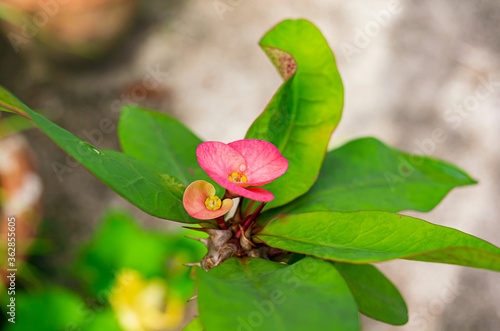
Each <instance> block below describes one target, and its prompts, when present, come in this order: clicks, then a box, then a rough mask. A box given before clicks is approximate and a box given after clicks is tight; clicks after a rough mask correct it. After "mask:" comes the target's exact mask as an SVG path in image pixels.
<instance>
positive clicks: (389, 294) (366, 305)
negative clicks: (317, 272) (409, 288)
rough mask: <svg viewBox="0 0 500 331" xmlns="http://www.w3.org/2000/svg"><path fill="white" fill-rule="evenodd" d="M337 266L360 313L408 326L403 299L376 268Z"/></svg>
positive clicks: (355, 265) (339, 264)
mask: <svg viewBox="0 0 500 331" xmlns="http://www.w3.org/2000/svg"><path fill="white" fill-rule="evenodd" d="M334 266H335V268H337V270H338V271H339V272H340V274H341V275H342V277H344V280H345V281H346V283H347V285H348V286H349V288H350V289H351V292H352V295H353V296H354V299H355V300H356V303H357V304H358V309H359V312H360V313H362V314H365V315H366V316H368V317H371V318H373V319H376V320H379V321H382V322H385V323H389V324H393V325H403V324H405V323H406V322H408V308H406V303H405V301H404V299H403V297H402V296H401V294H400V293H399V291H398V289H397V288H396V287H395V286H394V285H393V284H392V283H391V281H390V280H389V279H387V278H386V277H385V276H384V274H383V273H381V272H380V271H379V270H378V269H377V268H376V267H374V266H372V265H368V264H365V265H362V264H349V263H341V262H335V264H334Z"/></svg>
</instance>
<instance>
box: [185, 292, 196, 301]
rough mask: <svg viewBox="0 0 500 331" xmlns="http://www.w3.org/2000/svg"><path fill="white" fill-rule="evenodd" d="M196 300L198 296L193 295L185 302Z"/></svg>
mask: <svg viewBox="0 0 500 331" xmlns="http://www.w3.org/2000/svg"><path fill="white" fill-rule="evenodd" d="M196 299H198V294H196V295H193V296H192V297H191V298H190V299H189V300H188V301H187V302H191V301H193V300H196Z"/></svg>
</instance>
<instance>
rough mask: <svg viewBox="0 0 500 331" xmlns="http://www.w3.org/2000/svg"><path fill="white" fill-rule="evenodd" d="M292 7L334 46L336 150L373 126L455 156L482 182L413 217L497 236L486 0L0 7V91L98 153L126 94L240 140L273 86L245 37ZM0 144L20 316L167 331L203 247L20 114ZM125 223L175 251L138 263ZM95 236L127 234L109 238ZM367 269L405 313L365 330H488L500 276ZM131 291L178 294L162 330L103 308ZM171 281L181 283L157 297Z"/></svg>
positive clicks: (418, 147) (441, 268)
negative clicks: (43, 310) (58, 316)
mask: <svg viewBox="0 0 500 331" xmlns="http://www.w3.org/2000/svg"><path fill="white" fill-rule="evenodd" d="M286 18H306V19H309V20H310V21H312V22H313V23H314V24H315V25H317V26H318V28H319V29H320V30H321V31H322V32H323V34H324V35H325V37H326V39H327V40H328V42H329V44H330V46H331V47H332V49H333V51H334V53H335V55H336V59H337V65H338V68H339V70H340V72H341V75H342V78H343V82H344V86H345V107H344V113H343V119H342V121H341V123H340V125H339V127H338V129H337V130H336V131H335V133H334V135H333V139H332V142H331V147H332V148H333V147H335V146H338V145H340V144H343V143H345V142H347V141H349V140H351V139H353V138H356V137H362V136H376V137H378V138H380V139H381V140H383V141H384V142H386V143H388V144H389V145H392V146H395V147H397V148H400V149H403V150H406V151H408V152H413V153H418V154H426V155H430V156H433V157H437V158H441V159H444V160H447V161H449V162H452V163H454V164H456V165H458V166H459V167H461V168H462V169H464V170H465V171H466V172H468V173H469V174H470V175H471V176H472V177H474V178H475V179H477V180H478V181H479V184H478V185H475V186H473V187H465V188H459V189H455V190H453V191H452V192H451V193H450V194H449V196H448V197H446V198H445V199H444V200H443V202H442V203H441V204H440V205H439V206H438V207H437V208H436V209H435V210H433V211H432V212H430V213H427V214H425V215H424V214H420V213H415V212H411V213H407V214H409V215H412V216H417V217H421V218H424V219H426V220H429V221H431V222H433V223H436V224H442V225H446V226H450V227H454V228H457V229H459V230H462V231H465V232H467V233H470V234H473V235H476V236H478V237H480V238H483V239H485V240H487V241H489V242H491V243H493V244H495V245H497V246H498V245H500V219H499V215H500V213H499V212H500V204H499V198H500V150H499V149H500V147H499V146H500V145H499V144H498V141H499V138H500V61H499V60H498V59H499V58H500V38H498V37H499V36H500V25H498V21H499V19H500V2H498V1H495V0H453V1H452V0H443V1H439V2H436V1H430V0H421V1H409V0H401V1H387V0H386V1H382V0H372V1H367V0H363V1H362V0H356V1H340V0H334V1H332V0H329V1H326V0H310V1H307V2H306V1H302V2H300V3H298V2H294V3H290V2H289V1H285V0H274V1H269V0H267V1H264V0H253V1H243V0H209V1H202V0H183V1H173V0H171V1H160V0H148V1H140V0H92V1H90V0H81V1H79V0H40V1H39V0H0V23H1V28H2V34H1V35H0V84H1V85H3V86H5V87H6V88H7V89H9V90H10V91H12V92H13V93H14V94H15V95H17V96H18V97H19V98H20V99H21V100H22V101H24V102H25V103H26V104H27V105H28V106H30V107H31V108H33V109H37V110H39V111H41V112H42V113H43V114H44V115H45V116H47V117H48V118H49V119H51V120H52V121H54V122H56V123H57V124H59V125H60V126H62V127H64V128H66V129H67V130H69V131H70V132H72V133H74V134H76V135H77V136H79V137H81V138H83V139H86V140H88V141H89V142H91V143H92V144H94V145H96V146H98V147H101V148H108V149H119V144H118V139H117V133H116V124H117V121H118V117H119V109H120V107H121V106H122V105H125V104H139V105H141V106H144V107H149V108H152V109H156V110H159V111H162V112H165V113H168V114H171V115H173V116H175V117H176V118H178V119H179V120H181V121H182V122H184V123H185V124H186V125H188V126H189V127H190V128H191V129H192V130H193V131H194V132H195V133H196V134H198V135H199V136H200V137H201V138H203V139H206V140H220V141H224V142H230V141H233V140H236V139H241V138H242V137H243V136H244V134H245V132H246V129H247V128H248V127H249V125H250V124H251V122H252V121H253V120H254V119H255V118H256V117H257V116H258V115H259V114H260V112H261V111H262V110H263V109H264V108H265V106H266V104H267V102H268V101H269V100H270V99H271V97H272V95H273V94H274V92H275V91H276V90H277V88H278V87H279V85H280V84H281V78H280V77H279V75H278V74H277V73H276V70H275V69H274V68H273V66H272V64H271V63H270V61H269V60H268V59H267V58H266V56H265V55H264V53H263V52H262V51H261V50H260V48H259V47H258V46H257V43H258V41H259V40H260V38H261V37H262V35H263V34H264V33H265V32H266V31H268V30H269V29H270V28H271V27H272V26H274V25H275V24H277V23H278V22H280V21H281V20H283V19H286ZM0 139H1V140H0V185H1V186H2V192H3V194H2V228H1V229H2V231H3V232H2V237H4V235H3V233H4V232H5V231H6V224H5V223H6V215H9V214H12V213H14V212H15V214H16V215H19V216H18V220H17V221H18V223H17V227H18V228H17V230H18V231H19V232H20V233H21V234H20V235H21V236H23V237H24V238H25V242H26V244H25V246H26V247H24V246H23V247H20V248H19V249H20V250H21V253H18V254H20V255H18V258H19V259H23V260H25V263H24V264H25V267H24V268H23V274H22V275H21V276H22V277H21V279H19V280H18V281H19V283H18V284H19V285H18V286H20V287H21V288H25V289H26V291H28V292H26V295H28V296H29V299H26V300H28V301H29V302H31V303H32V304H31V306H30V307H25V308H23V309H25V310H26V311H30V309H31V310H37V309H39V308H37V307H40V306H36V305H37V304H40V305H42V306H43V305H44V304H47V302H51V303H52V304H53V305H54V307H61V306H63V307H64V306H66V307H74V311H73V312H72V313H68V314H67V315H68V317H67V318H66V320H62V321H60V323H61V324H60V325H63V326H68V325H70V326H72V325H73V324H71V323H83V325H85V327H86V329H85V330H87V329H88V330H91V329H92V330H94V329H95V330H100V329H99V327H96V326H95V325H98V324H99V323H108V324H109V325H108V324H106V325H108V327H107V329H106V330H114V329H113V328H116V330H120V328H122V329H127V327H125V326H128V330H136V329H137V330H139V329H138V328H135V329H134V328H133V327H134V325H136V326H137V325H142V327H143V328H144V329H147V330H157V329H159V330H161V329H163V330H169V329H171V330H176V329H179V328H180V327H181V326H182V325H183V324H184V323H185V322H186V321H188V320H189V318H190V317H192V316H193V314H194V313H193V311H194V307H192V305H191V306H190V305H187V306H186V304H185V301H186V300H187V298H189V296H190V294H191V293H189V292H190V291H189V290H188V289H189V287H190V286H192V284H190V283H189V282H190V281H189V278H188V275H187V274H186V272H185V271H176V269H175V267H173V265H175V264H176V263H177V262H179V261H184V262H183V263H186V262H193V261H196V258H198V256H200V254H201V255H202V254H203V251H200V249H199V247H198V246H197V245H196V243H194V244H191V243H188V242H189V241H186V240H184V239H182V238H183V236H184V235H185V233H183V232H182V231H181V230H180V229H178V227H177V226H176V225H172V224H170V223H168V222H166V221H163V220H160V219H156V218H153V217H151V216H149V215H146V214H145V213H143V212H141V211H139V210H138V209H136V208H135V207H133V206H132V205H131V204H129V203H128V202H126V201H125V200H124V199H122V198H121V197H119V196H118V195H117V194H115V193H114V192H113V191H112V190H111V189H109V188H108V187H107V186H106V185H105V184H103V183H102V182H100V181H99V180H98V179H97V178H95V177H94V176H93V175H91V174H90V173H89V172H88V171H87V170H86V169H85V168H83V167H82V166H80V165H78V164H77V163H75V162H74V161H73V160H72V159H71V158H69V157H67V156H66V154H65V153H63V152H62V150H60V149H59V148H58V147H57V146H56V145H55V144H54V143H53V142H52V141H50V140H49V139H48V138H47V137H46V136H45V135H43V134H42V133H41V132H39V131H37V130H31V129H29V123H27V122H26V121H23V120H17V119H14V117H10V116H5V115H4V114H2V117H0ZM138 139H140V137H138ZM13 165H15V166H13ZM14 201H18V202H17V203H15V202H14ZM19 201H22V202H23V203H19ZM110 207H112V208H115V210H114V211H111V212H110V211H108V209H109V208H110ZM116 208H118V209H116ZM116 219H126V220H127V221H126V222H116ZM113 220H114V221H113ZM119 224H128V226H129V228H127V229H121V228H120V225H119ZM135 227H136V228H135ZM134 229H135V230H134ZM138 229H139V230H138ZM120 231H124V233H126V232H127V231H132V232H134V231H135V232H137V231H142V232H143V233H144V237H141V238H149V237H148V236H160V237H161V236H171V237H169V238H175V239H170V241H171V242H172V243H173V244H172V245H174V246H175V247H174V248H172V247H170V246H169V247H163V246H162V245H164V244H161V243H159V242H163V241H162V240H160V241H159V242H158V243H157V245H158V246H155V245H156V244H152V247H150V248H148V249H150V251H154V252H161V253H158V254H156V255H158V256H155V257H153V258H151V260H150V262H151V264H152V265H155V267H151V266H147V265H144V261H143V259H144V256H145V255H141V254H137V253H133V251H135V252H137V251H140V250H141V249H142V248H141V247H142V246H141V245H142V244H141V243H140V242H134V243H133V244H130V240H132V239H130V238H129V237H127V236H126V235H123V236H121V237H120V236H119V235H117V233H121V232H120ZM142 232H141V233H142ZM106 233H108V234H106ZM109 233H113V234H115V235H111V234H109ZM106 236H110V238H115V239H116V238H125V239H122V240H118V239H116V240H115V241H116V242H115V243H114V244H113V245H111V246H108V245H104V244H102V243H103V242H105V243H107V242H109V240H111V239H107V238H108V237H106ZM30 238H31V239H30ZM35 238H36V239H35ZM32 239H35V240H32ZM155 240H156V239H155ZM155 240H153V239H151V240H149V239H147V240H146V239H144V241H148V242H149V241H151V242H156V241H155ZM28 243H29V245H28ZM100 243H101V244H100ZM134 245H135V246H134ZM99 247H100V248H99ZM110 247H113V248H112V249H111V248H110ZM124 247H129V248H130V247H132V248H135V249H130V254H129V253H124V255H125V256H128V257H127V258H124V259H121V260H120V261H119V262H116V261H114V258H113V257H112V256H111V255H109V254H108V255H106V252H109V251H110V250H115V251H117V252H121V251H122V250H124V249H125V248H124ZM159 247H163V248H159ZM125 251H126V249H125ZM179 254H180V256H179ZM129 255H130V256H129ZM155 259H157V260H155ZM165 259H167V261H174V262H172V263H173V264H168V263H167V264H164V262H162V261H165ZM193 259H194V260H193ZM3 260H5V259H4V258H3ZM3 260H2V261H3ZM113 261H114V262H113ZM141 261H142V262H141ZM2 263H3V262H2ZM113 263H114V264H113ZM177 264H178V263H177ZM379 267H380V268H381V269H382V270H383V271H385V272H386V274H387V276H388V277H389V278H390V279H391V280H393V281H394V283H395V284H396V285H397V286H398V288H399V289H400V291H401V292H402V294H403V296H404V297H405V299H406V301H407V304H408V306H409V311H410V321H409V323H408V324H407V325H405V326H401V327H391V326H388V325H385V324H382V323H379V322H376V321H373V320H370V319H368V318H364V319H363V326H364V329H363V330H372V331H378V330H436V331H438V330H439V331H444V330H453V331H457V330H463V331H466V330H481V331H488V330H498V326H499V325H500V305H499V304H498V297H500V287H499V286H498V284H500V274H498V273H494V272H491V271H484V270H476V269H471V268H464V267H456V266H450V265H439V264H424V263H420V262H409V261H393V262H386V263H381V264H379ZM155 268H156V269H155ZM185 269H187V268H185ZM3 278H4V279H5V277H3ZM78 279H80V280H78ZM82 279H94V280H95V281H94V282H93V283H92V284H93V285H92V286H91V285H89V284H85V282H82ZM42 283H43V284H45V283H50V284H52V285H51V287H50V288H47V286H46V285H43V284H42ZM181 283H182V284H185V285H183V286H174V285H175V284H181ZM96 284H100V285H96ZM169 284H170V285H169ZM172 284H174V285H172ZM126 286H129V287H130V286H131V287H132V288H133V289H130V291H129V290H127V291H128V292H127V291H122V292H124V293H129V296H131V297H133V298H135V297H136V296H139V297H143V299H144V300H146V301H147V302H153V303H154V302H158V300H160V299H161V298H160V299H158V298H154V295H153V297H151V291H152V290H151V289H158V288H160V289H163V290H161V291H158V290H156V291H153V292H154V293H163V294H164V298H163V299H161V300H164V299H165V297H166V298H168V299H167V301H168V300H172V301H168V302H172V303H171V304H170V305H169V307H170V310H169V309H168V307H167V309H165V307H162V308H158V311H157V313H158V316H155V317H154V318H153V317H151V319H150V320H155V321H156V320H158V323H157V324H155V325H149V326H147V327H146V326H144V325H143V324H141V321H137V318H138V317H137V316H140V314H139V313H137V314H135V315H134V312H136V308H134V307H131V306H130V305H129V304H128V302H129V301H130V300H129V299H130V298H128V297H116V296H115V297H114V299H110V303H111V305H110V306H111V308H112V310H109V309H108V308H106V309H104V308H102V307H101V306H102V302H101V301H102V300H100V299H99V298H101V297H102V295H103V293H108V292H109V291H111V293H117V291H114V292H113V289H117V288H118V289H119V288H123V287H126ZM174 287H175V288H184V290H180V291H179V293H175V291H174V293H172V291H167V290H166V289H170V288H174ZM69 291H71V292H69ZM103 291H104V292H103ZM148 291H149V292H148ZM118 292H120V291H118ZM54 293H55V294H54ZM74 293H80V297H77V295H76V294H74ZM148 293H149V294H148ZM53 297H54V298H58V299H57V300H56V299H54V300H51V299H47V298H53ZM111 297H113V296H111ZM89 298H91V299H96V300H94V301H93V302H88V301H89V300H88V299H89ZM21 300H24V299H22V297H19V301H21ZM113 300H114V301H113ZM95 301H96V302H95ZM70 302H71V303H70ZM113 302H114V303H113ZM172 307H173V308H172ZM54 309H55V308H54ZM68 309H69V310H68V311H70V308H68ZM71 309H72V308H71ZM134 309H135V310H134ZM175 309H177V310H175ZM179 312H181V313H179ZM21 313H22V312H19V314H21ZM112 316H122V317H123V316H125V317H123V318H118V322H117V321H115V320H114V319H113V318H112ZM131 316H132V317H131ZM134 316H135V317H134ZM172 316H184V317H183V320H181V321H178V320H176V319H175V318H173V317H172ZM18 317H19V316H18ZM134 318H135V319H134ZM19 320H20V321H21V320H22V316H21V317H19ZM82 321H83V322H82ZM96 321H97V322H96ZM58 323H59V322H58ZM68 323H69V324H68ZM117 323H118V324H117ZM134 323H135V324H134ZM79 325H80V324H79ZM101 325H103V324H101ZM111 325H113V326H111ZM4 327H7V325H4ZM58 327H59V326H58ZM93 327H94V328H93ZM9 330H11V329H9ZM14 330H21V329H20V328H19V329H14ZM27 330H29V329H27Z"/></svg>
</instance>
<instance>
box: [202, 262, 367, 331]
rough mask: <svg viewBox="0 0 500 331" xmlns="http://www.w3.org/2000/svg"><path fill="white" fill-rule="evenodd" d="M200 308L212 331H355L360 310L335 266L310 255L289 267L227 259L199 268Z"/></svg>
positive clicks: (272, 263) (205, 322)
mask: <svg viewBox="0 0 500 331" xmlns="http://www.w3.org/2000/svg"><path fill="white" fill-rule="evenodd" d="M197 277H198V305H199V312H200V317H201V321H202V323H203V325H204V326H205V328H206V330H208V331H226V330H227V331H229V330H254V331H263V330H266V331H289V330H297V331H299V330H300V331H324V330H329V331H335V330H338V331H350V330H352V331H357V330H358V319H359V316H358V313H357V312H358V310H357V306H356V302H355V301H354V299H353V297H352V294H351V292H350V290H349V287H348V286H347V285H346V283H345V281H344V280H343V278H342V276H341V275H340V274H339V273H338V271H337V270H336V269H335V267H334V266H333V265H332V264H331V263H329V262H327V261H324V260H320V259H316V258H312V257H306V258H304V259H302V260H300V261H298V262H297V263H295V264H293V265H290V266H287V265H285V264H280V263H276V262H271V261H268V260H264V259H253V258H244V259H236V258H233V259H229V260H227V261H226V262H224V263H223V264H221V265H220V266H217V267H215V268H214V269H212V270H210V271H209V272H208V273H207V272H205V271H203V270H202V269H197Z"/></svg>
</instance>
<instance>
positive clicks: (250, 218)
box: [235, 202, 266, 238]
mask: <svg viewBox="0 0 500 331" xmlns="http://www.w3.org/2000/svg"><path fill="white" fill-rule="evenodd" d="M265 204H266V203H265V202H263V203H261V204H260V206H259V207H257V209H255V211H254V212H253V213H252V215H250V216H247V217H245V218H244V219H243V220H244V222H243V226H242V228H241V229H240V230H238V232H236V235H235V236H236V238H240V237H241V232H242V231H241V230H243V231H246V230H247V229H248V227H249V226H250V225H251V224H252V223H253V222H254V221H255V220H256V219H257V216H258V215H259V214H260V212H261V210H262V208H264V205H265Z"/></svg>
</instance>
